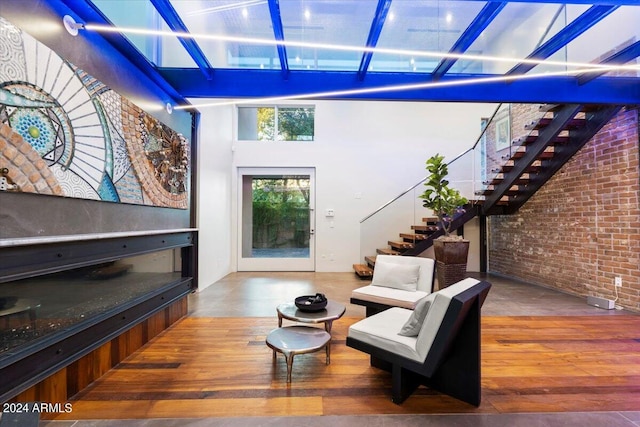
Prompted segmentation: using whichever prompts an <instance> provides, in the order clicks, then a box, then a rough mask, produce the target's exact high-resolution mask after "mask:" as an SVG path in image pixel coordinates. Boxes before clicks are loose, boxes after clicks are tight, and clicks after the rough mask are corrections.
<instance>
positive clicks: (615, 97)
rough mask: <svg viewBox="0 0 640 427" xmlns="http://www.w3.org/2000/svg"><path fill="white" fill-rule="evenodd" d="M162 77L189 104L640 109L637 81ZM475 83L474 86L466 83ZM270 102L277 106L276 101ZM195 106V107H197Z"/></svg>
mask: <svg viewBox="0 0 640 427" xmlns="http://www.w3.org/2000/svg"><path fill="white" fill-rule="evenodd" d="M160 73H161V75H162V76H163V77H164V78H165V79H166V80H167V81H168V82H169V83H170V84H172V85H173V86H174V87H175V88H176V90H178V91H179V92H180V93H181V94H182V95H183V96H184V97H185V98H271V97H289V96H291V97H293V96H296V95H299V94H308V93H310V92H313V93H326V92H333V91H350V90H354V89H355V90H357V89H364V90H370V89H377V88H383V87H387V88H388V87H396V88H397V87H398V86H399V85H422V84H426V83H434V84H438V85H440V86H438V87H431V88H421V89H414V90H401V89H394V90H390V91H384V92H377V93H361V94H357V93H352V94H342V95H337V94H336V95H324V96H316V97H315V98H317V99H361V100H367V99H368V100H397V101H434V102H436V101H452V102H491V103H493V102H523V103H525V102H535V103H579V104H585V103H587V104H588V103H597V104H640V85H638V84H637V78H625V77H615V78H613V77H601V78H599V79H596V80H594V81H593V82H591V83H590V84H588V85H582V86H581V85H579V84H578V82H577V79H576V78H575V77H572V76H566V77H565V76H560V77H539V78H528V79H520V80H511V81H493V82H486V83H484V82H479V81H478V80H479V79H481V78H491V77H496V76H477V75H451V74H447V75H445V76H443V77H442V78H441V79H440V80H438V81H437V82H436V81H434V80H433V79H432V77H431V76H430V75H428V74H427V75H425V74H422V73H407V74H402V73H380V72H369V73H368V74H367V78H366V80H364V81H362V82H360V81H358V79H357V77H356V73H355V72H330V71H309V70H292V71H291V72H290V73H289V79H288V80H286V81H284V80H282V76H281V75H280V71H279V70H231V69H218V70H216V78H215V79H214V80H210V81H207V80H205V79H204V78H202V75H201V74H200V73H199V72H198V70H197V69H195V68H192V69H175V68H165V69H161V70H160ZM471 78H473V79H474V80H475V82H474V83H473V84H469V83H465V82H466V81H468V80H469V79H471ZM269 102H276V101H275V100H271V101H269ZM194 103H195V102H194Z"/></svg>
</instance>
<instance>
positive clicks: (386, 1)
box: [358, 0, 391, 81]
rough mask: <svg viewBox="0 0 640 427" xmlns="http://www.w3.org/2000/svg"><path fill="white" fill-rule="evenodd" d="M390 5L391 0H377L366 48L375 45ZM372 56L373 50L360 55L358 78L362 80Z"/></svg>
mask: <svg viewBox="0 0 640 427" xmlns="http://www.w3.org/2000/svg"><path fill="white" fill-rule="evenodd" d="M390 7H391V0H378V7H377V8H376V14H375V15H374V17H373V21H371V28H370V29H369V36H368V37H367V45H366V46H367V47H368V48H374V47H376V46H377V44H378V38H380V33H381V32H382V28H383V27H384V23H385V21H386V20H387V14H388V13H389V8H390ZM372 57H373V52H371V51H368V52H365V53H364V54H363V55H362V59H361V60H360V66H359V67H358V80H360V81H362V80H364V76H365V75H366V74H367V70H368V69H369V64H370V63H371V58H372Z"/></svg>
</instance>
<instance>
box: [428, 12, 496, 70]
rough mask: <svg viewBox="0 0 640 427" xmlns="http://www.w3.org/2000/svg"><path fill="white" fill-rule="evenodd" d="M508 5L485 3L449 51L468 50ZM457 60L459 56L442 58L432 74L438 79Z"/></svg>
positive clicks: (460, 51)
mask: <svg viewBox="0 0 640 427" xmlns="http://www.w3.org/2000/svg"><path fill="white" fill-rule="evenodd" d="M506 5H507V3H506V2H492V3H487V4H486V5H484V7H483V8H482V10H481V11H480V13H478V15H477V16H476V17H475V18H474V20H473V21H472V22H471V24H469V26H468V27H467V29H466V30H465V31H464V33H462V35H461V36H460V38H459V39H458V40H457V41H456V42H455V44H454V45H453V47H452V48H451V50H450V51H449V53H454V54H460V53H464V52H466V51H467V49H469V47H470V46H471V45H472V44H473V42H474V41H476V39H477V38H478V37H479V36H480V34H482V32H483V31H484V30H485V28H487V26H488V25H489V24H490V23H491V21H493V20H494V18H495V17H496V16H498V14H499V13H500V11H501V10H502V9H503V8H504V7H505V6H506ZM457 60H458V59H457V58H444V59H442V60H441V61H440V63H439V64H438V65H437V66H436V68H435V69H434V70H433V72H432V73H431V74H432V75H433V77H434V78H435V79H436V80H437V79H439V78H440V77H442V76H443V75H444V74H445V73H446V72H447V71H449V69H451V67H453V64H455V63H456V61H457Z"/></svg>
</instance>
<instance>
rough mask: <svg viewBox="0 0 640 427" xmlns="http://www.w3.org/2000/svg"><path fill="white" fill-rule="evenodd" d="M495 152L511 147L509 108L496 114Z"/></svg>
mask: <svg viewBox="0 0 640 427" xmlns="http://www.w3.org/2000/svg"><path fill="white" fill-rule="evenodd" d="M495 120H496V151H500V150H504V149H505V148H509V145H511V119H510V114H509V108H506V109H503V110H501V111H499V112H498V114H496V119H495Z"/></svg>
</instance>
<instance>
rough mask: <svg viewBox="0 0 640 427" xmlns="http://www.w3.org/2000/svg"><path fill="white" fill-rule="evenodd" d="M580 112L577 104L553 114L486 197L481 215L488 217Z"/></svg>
mask: <svg viewBox="0 0 640 427" xmlns="http://www.w3.org/2000/svg"><path fill="white" fill-rule="evenodd" d="M581 110H582V106H581V105H579V104H567V105H564V106H563V107H562V108H561V109H560V110H559V111H558V112H556V113H555V115H554V117H553V120H552V121H551V123H550V124H549V125H548V126H545V127H544V128H543V129H542V130H540V132H539V134H538V138H537V140H536V142H535V143H533V144H531V145H529V146H527V151H526V153H525V155H524V156H523V157H521V158H520V159H518V161H517V162H515V164H514V167H513V169H512V170H511V171H509V172H508V173H506V174H505V175H504V179H503V180H502V182H501V183H500V184H498V185H496V186H495V188H494V190H493V192H492V193H491V195H489V196H487V197H486V198H485V200H484V203H483V205H482V214H483V215H488V214H489V212H490V211H491V210H492V208H493V207H494V206H495V205H496V204H497V203H498V202H499V201H500V200H501V199H502V197H503V196H504V195H505V194H506V193H507V191H509V189H510V188H511V186H512V185H514V183H515V182H516V180H518V178H520V176H521V175H522V174H523V173H525V172H526V171H527V169H528V168H529V167H531V165H532V164H533V163H534V162H535V161H536V160H538V158H539V157H540V155H541V154H542V153H543V152H544V150H545V149H546V148H547V147H548V146H549V145H551V143H552V141H553V140H554V139H555V138H556V137H557V136H558V135H559V134H560V132H562V131H563V130H566V128H567V124H568V123H569V122H570V121H571V120H572V119H573V118H574V117H575V116H576V114H578V113H579V112H580V111H581Z"/></svg>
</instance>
